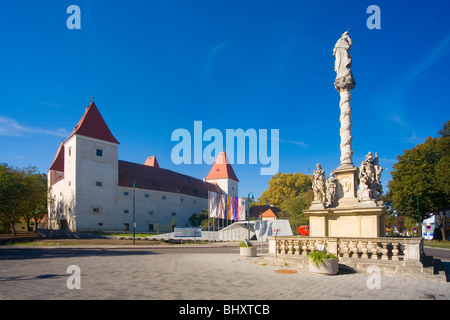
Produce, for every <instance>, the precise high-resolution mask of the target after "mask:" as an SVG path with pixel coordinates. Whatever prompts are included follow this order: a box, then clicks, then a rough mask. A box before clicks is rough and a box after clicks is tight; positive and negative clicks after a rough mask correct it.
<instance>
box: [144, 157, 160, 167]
mask: <svg viewBox="0 0 450 320" xmlns="http://www.w3.org/2000/svg"><path fill="white" fill-rule="evenodd" d="M144 165H146V166H150V167H156V168H159V164H158V161H157V160H156V157H155V156H151V157H148V158H147V160H145V163H144Z"/></svg>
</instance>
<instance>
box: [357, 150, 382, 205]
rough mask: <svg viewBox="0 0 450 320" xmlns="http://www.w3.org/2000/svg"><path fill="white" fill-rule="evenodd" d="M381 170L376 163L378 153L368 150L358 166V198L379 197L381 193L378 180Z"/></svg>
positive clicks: (377, 198) (369, 198)
mask: <svg viewBox="0 0 450 320" xmlns="http://www.w3.org/2000/svg"><path fill="white" fill-rule="evenodd" d="M382 171H383V169H382V168H381V166H379V165H378V154H377V153H375V155H374V154H373V153H372V152H369V153H368V154H367V155H366V159H365V160H364V161H363V162H362V163H361V166H360V167H359V190H358V199H359V200H371V199H376V200H379V199H380V196H381V194H382V193H383V188H382V185H381V180H380V179H381V172H382Z"/></svg>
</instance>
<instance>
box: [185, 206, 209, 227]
mask: <svg viewBox="0 0 450 320" xmlns="http://www.w3.org/2000/svg"><path fill="white" fill-rule="evenodd" d="M208 213H209V211H208V210H206V209H203V210H202V211H201V212H199V213H194V214H193V215H192V216H190V217H189V219H188V220H189V223H190V224H191V226H192V227H200V226H202V224H203V222H204V221H207V220H208Z"/></svg>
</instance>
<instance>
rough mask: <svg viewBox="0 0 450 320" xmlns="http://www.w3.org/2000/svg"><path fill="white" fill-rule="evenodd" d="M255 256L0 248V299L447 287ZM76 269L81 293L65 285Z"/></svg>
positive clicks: (207, 248) (435, 294) (420, 293)
mask: <svg viewBox="0 0 450 320" xmlns="http://www.w3.org/2000/svg"><path fill="white" fill-rule="evenodd" d="M260 258H261V257H256V258H245V257H240V255H239V248H237V247H224V246H220V245H203V246H200V245H190V246H171V247H167V246H164V247H161V246H158V247H156V246H155V247H153V246H134V247H130V246H128V247H124V246H121V247H119V246H115V247H114V246H109V247H96V246H84V247H80V246H78V247H71V246H55V247H49V246H42V247H32V246H28V247H13V246H11V247H2V248H0V299H19V300H21V299H32V300H35V299H77V300H79V299H96V300H97V299H100V300H108V299H114V300H115V299H126V300H128V299H132V300H142V299H150V300H158V299H160V300H224V299H225V300H304V299H308V300H316V299H325V300H329V299H333V300H342V299H345V300H348V299H351V300H360V299H362V300H367V299H382V300H404V299H408V300H409V299H420V300H434V299H438V300H448V299H450V283H449V282H443V281H433V280H431V281H429V280H423V279H422V280H421V279H413V278H405V277H393V276H382V277H381V278H380V279H379V280H380V281H379V284H380V288H379V289H377V288H373V289H370V288H369V286H368V278H369V275H367V274H361V273H347V274H345V273H340V274H338V275H336V276H321V275H313V274H310V273H309V271H308V270H304V269H298V268H297V269H296V268H292V267H280V266H275V265H271V264H257V263H255V262H256V260H257V259H260ZM73 265H75V266H77V267H78V268H79V270H80V277H79V284H80V289H76V288H74V289H69V288H68V286H67V283H68V279H69V277H71V276H72V274H71V273H70V274H69V273H67V269H68V267H69V266H73ZM279 270H287V271H290V270H294V271H297V272H296V273H280V271H279ZM69 282H70V281H69ZM71 283H75V282H71Z"/></svg>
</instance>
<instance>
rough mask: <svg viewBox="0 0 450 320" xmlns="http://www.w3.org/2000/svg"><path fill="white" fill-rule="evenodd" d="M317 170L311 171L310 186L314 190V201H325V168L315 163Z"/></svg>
mask: <svg viewBox="0 0 450 320" xmlns="http://www.w3.org/2000/svg"><path fill="white" fill-rule="evenodd" d="M316 167H317V170H314V172H313V181H312V188H313V190H314V201H317V202H320V203H325V201H326V196H325V170H323V169H322V166H321V165H320V163H318V164H317V165H316Z"/></svg>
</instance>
